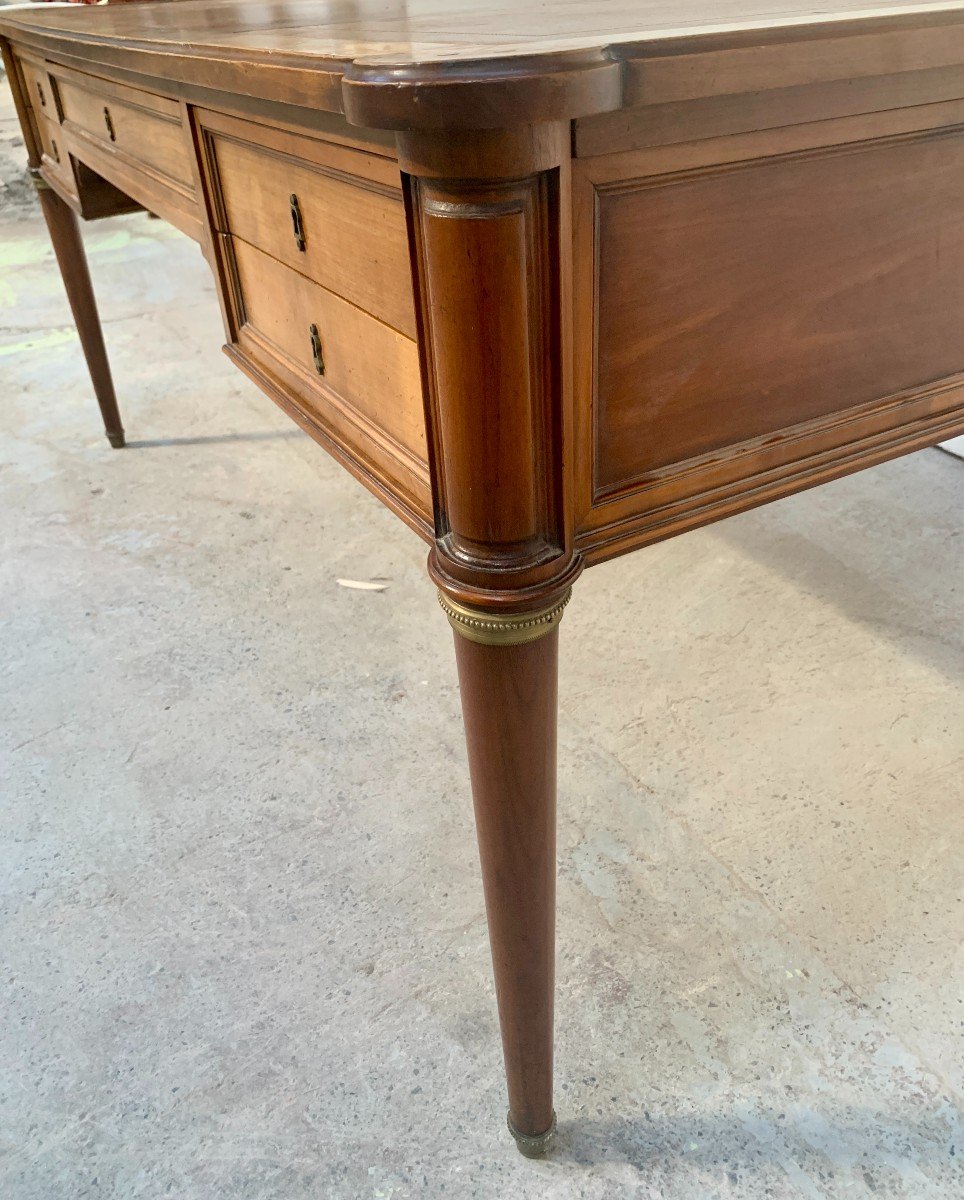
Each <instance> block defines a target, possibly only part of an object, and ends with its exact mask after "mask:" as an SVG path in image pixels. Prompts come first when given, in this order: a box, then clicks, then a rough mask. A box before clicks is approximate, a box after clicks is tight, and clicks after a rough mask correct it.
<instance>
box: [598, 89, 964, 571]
mask: <svg viewBox="0 0 964 1200" xmlns="http://www.w3.org/2000/svg"><path fill="white" fill-rule="evenodd" d="M576 174H577V178H578V179H579V184H578V187H579V189H580V190H579V200H578V205H577V214H576V216H577V219H576V223H575V224H576V261H577V264H578V279H579V285H578V292H577V294H578V297H579V311H578V316H577V327H578V352H577V371H578V380H579V389H580V395H579V400H580V403H579V410H580V412H581V413H582V414H583V421H582V426H581V431H580V439H579V458H580V470H579V478H580V479H581V481H582V498H581V518H580V535H579V541H580V544H581V546H582V548H583V549H584V550H585V552H586V553H587V556H588V557H589V558H590V560H595V559H601V558H606V557H610V556H611V555H613V554H616V553H620V552H622V551H623V550H626V549H630V548H632V547H633V546H635V545H639V544H643V543H645V542H648V541H655V540H658V539H659V538H662V537H667V536H670V535H671V534H673V533H676V532H680V531H681V530H682V529H685V528H690V527H692V526H694V525H698V524H704V523H706V522H708V521H711V520H714V519H717V518H718V517H721V516H725V515H727V514H728V513H730V512H733V511H736V510H738V509H740V508H746V507H749V506H751V505H753V504H758V503H762V502H764V501H765V500H768V499H772V498H774V497H776V496H778V495H784V494H787V493H789V492H792V491H796V490H799V489H800V488H803V487H807V486H810V485H812V484H814V483H818V482H822V481H823V480H824V479H827V478H830V477H832V476H834V475H838V474H842V473H844V472H846V471H849V470H855V469H857V468H858V467H860V466H863V465H869V464H870V463H872V462H877V461H881V460H882V459H884V458H887V457H892V456H893V455H896V454H900V453H904V452H906V451H908V450H911V449H914V448H917V447H918V446H921V445H926V444H928V443H931V442H936V441H938V440H940V439H941V438H942V437H945V436H948V435H949V433H951V432H953V431H954V430H955V429H957V428H959V427H961V426H962V425H964V206H962V205H961V203H960V197H961V195H962V194H964V104H962V103H961V102H955V103H953V104H942V105H935V106H922V107H921V108H917V109H914V110H907V111H906V112H895V113H887V114H878V115H875V116H874V117H872V118H861V119H859V120H853V121H846V120H845V121H832V122H821V123H819V124H816V125H811V126H801V127H797V128H795V129H793V130H780V131H776V132H774V133H769V134H757V135H745V136H740V137H732V138H718V139H712V140H708V141H706V142H701V143H684V144H680V145H677V146H669V147H660V148H655V149H651V150H646V151H643V152H636V153H630V154H620V155H613V156H609V157H608V158H599V159H590V160H581V161H579V162H578V163H577V171H576Z"/></svg>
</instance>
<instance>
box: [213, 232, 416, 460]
mask: <svg viewBox="0 0 964 1200" xmlns="http://www.w3.org/2000/svg"><path fill="white" fill-rule="evenodd" d="M225 242H226V244H227V257H228V258H229V260H233V266H234V274H235V276H236V285H237V292H238V294H237V296H236V307H237V309H238V318H239V323H240V324H241V328H240V331H239V342H241V343H242V344H243V343H244V341H245V339H246V338H253V339H254V341H255V342H256V343H260V346H261V350H262V352H263V351H264V350H267V351H268V353H270V354H271V355H272V356H273V357H275V358H276V359H277V360H278V361H279V362H280V363H281V364H282V365H283V366H284V367H286V368H288V369H290V370H293V371H294V372H295V374H296V375H298V376H299V377H300V378H301V380H302V382H303V387H302V388H301V389H299V390H301V391H302V394H303V395H307V397H308V400H309V405H310V406H311V407H313V408H315V409H316V410H317V403H313V401H312V396H311V393H312V391H317V392H320V391H321V390H322V389H324V390H325V391H327V390H329V389H330V391H332V392H334V393H336V394H337V396H338V397H339V398H340V399H341V401H342V402H344V403H343V405H342V406H341V407H342V411H343V412H344V414H345V415H347V416H348V417H349V419H350V420H354V421H355V422H356V423H357V424H358V425H359V426H361V427H362V428H363V429H365V430H366V431H367V432H368V434H369V435H372V434H374V435H376V436H378V435H387V437H388V438H389V439H390V440H391V441H392V442H394V443H396V444H397V446H399V447H401V448H402V449H403V450H405V451H407V452H408V454H410V455H413V456H414V457H415V458H417V459H418V460H419V461H421V462H424V461H425V458H426V448H425V419H424V415H423V409H422V390H421V379H420V375H419V364H418V349H417V347H416V345H415V343H414V342H413V341H412V340H411V339H410V338H407V337H405V336H404V335H403V334H400V333H399V332H398V331H397V330H395V329H392V328H391V327H390V326H388V325H385V324H383V323H382V322H381V321H378V320H376V319H374V318H373V317H371V316H369V315H368V313H366V312H363V311H362V310H361V309H360V308H357V307H356V306H355V305H353V304H349V303H348V302H347V301H346V300H343V299H342V298H341V297H340V296H336V295H335V294H334V293H333V292H330V291H328V290H327V289H326V288H323V287H321V286H319V285H318V284H317V283H314V282H313V281H312V280H310V279H307V278H306V277H305V276H303V275H300V274H298V273H297V272H295V271H292V270H290V269H289V268H288V267H286V266H284V265H283V264H281V263H279V262H277V261H276V260H275V259H273V258H272V257H271V256H270V255H267V254H265V253H263V252H262V251H260V250H256V249H255V248H254V247H253V246H249V245H247V243H245V242H243V241H240V240H239V239H236V238H228V239H225Z"/></svg>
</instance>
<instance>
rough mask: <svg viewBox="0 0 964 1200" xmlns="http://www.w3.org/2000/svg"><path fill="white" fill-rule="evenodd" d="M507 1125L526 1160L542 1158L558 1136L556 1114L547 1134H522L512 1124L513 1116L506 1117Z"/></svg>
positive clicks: (553, 1115)
mask: <svg viewBox="0 0 964 1200" xmlns="http://www.w3.org/2000/svg"><path fill="white" fill-rule="evenodd" d="M506 1124H507V1125H508V1126H509V1133H511V1134H512V1136H513V1137H514V1138H515V1144H516V1146H517V1147H518V1150H519V1153H520V1154H524V1155H525V1156H526V1158H541V1157H542V1156H543V1154H545V1153H546V1151H547V1150H548V1149H549V1147H550V1146H551V1145H552V1142H553V1139H554V1138H555V1136H556V1114H555V1113H553V1114H552V1124H551V1125H550V1126H549V1128H548V1129H547V1130H546V1131H545V1133H537V1134H535V1135H532V1134H528V1133H520V1132H519V1131H518V1129H516V1127H515V1126H514V1125H513V1124H512V1116H511V1114H510V1115H509V1116H507V1117H506Z"/></svg>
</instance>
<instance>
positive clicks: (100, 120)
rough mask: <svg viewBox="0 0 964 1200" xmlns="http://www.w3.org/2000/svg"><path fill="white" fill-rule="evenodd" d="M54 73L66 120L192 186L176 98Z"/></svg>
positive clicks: (74, 74)
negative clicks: (171, 98)
mask: <svg viewBox="0 0 964 1200" xmlns="http://www.w3.org/2000/svg"><path fill="white" fill-rule="evenodd" d="M52 73H53V76H54V78H55V80H56V83H57V91H58V95H59V98H60V110H61V114H62V117H63V121H64V123H65V124H67V123H69V124H71V125H73V126H76V128H77V129H80V130H83V131H84V133H86V134H88V135H89V136H90V137H91V138H93V139H94V140H95V141H96V142H98V143H100V144H101V146H103V147H104V148H105V149H108V148H114V149H116V150H119V151H121V152H123V153H124V154H125V155H127V156H128V157H129V158H131V159H134V160H136V161H137V162H138V163H140V164H141V165H143V166H146V167H149V168H151V169H152V170H153V171H154V172H156V173H157V174H159V175H162V176H165V177H166V178H167V179H170V180H174V181H175V182H176V183H177V184H180V186H181V188H182V189H190V190H192V191H193V188H194V173H193V169H192V165H191V156H190V153H189V149H188V142H187V138H186V136H185V132H184V127H183V125H182V123H181V109H180V106H179V105H178V103H177V101H176V100H170V99H168V98H167V97H165V96H155V95H154V94H153V93H151V92H144V91H141V90H140V89H139V88H132V87H127V86H126V85H123V84H117V83H107V82H102V81H98V80H96V79H94V78H93V77H92V76H84V75H80V74H79V73H77V72H73V71H70V72H67V71H65V70H63V71H62V70H61V69H59V68H57V67H54V68H52Z"/></svg>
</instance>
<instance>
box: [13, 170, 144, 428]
mask: <svg viewBox="0 0 964 1200" xmlns="http://www.w3.org/2000/svg"><path fill="white" fill-rule="evenodd" d="M35 179H36V181H37V195H38V196H39V198H40V207H41V209H42V210H43V214H44V220H45V221H46V222H47V229H48V230H49V232H50V240H51V242H52V243H53V247H54V254H56V256H57V264H58V266H59V267H60V274H61V276H62V277H63V281H64V288H65V289H66V292H67V299H68V301H69V302H70V310H71V312H72V313H73V314H74V323H75V324H76V326H77V333H78V335H79V337H80V344H81V346H82V347H83V351H84V357H85V358H86V359H87V368H88V370H89V371H90V378H91V382H92V383H93V385H94V393H95V395H96V396H97V403H98V404H99V405H100V412H101V416H102V417H103V418H104V429H105V431H106V433H107V440H108V441H109V442H110V444H111V445H112V446H114V447H115V448H117V449H119V448H120V447H121V446H123V445H124V427H123V425H122V424H121V419H120V413H119V411H118V409H117V397H116V396H115V395H114V382H113V380H112V379H111V374H110V363H109V362H108V361H107V350H106V348H105V346H104V337H103V334H102V333H101V328H100V319H99V318H98V316H97V304H96V302H95V300H94V290H93V288H92V287H91V282H90V272H89V271H88V269H87V256H86V255H85V253H84V243H83V241H82V239H81V236H80V229H79V227H78V224H77V218H76V216H75V215H74V213H73V210H72V209H71V208H70V207H69V206H68V205H66V204H65V203H64V202H63V200H61V198H60V197H59V196H58V195H57V193H56V192H55V191H53V190H52V189H51V188H50V187H49V186H48V185H47V183H46V182H45V181H44V180H43V179H41V178H40V177H39V175H35Z"/></svg>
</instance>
